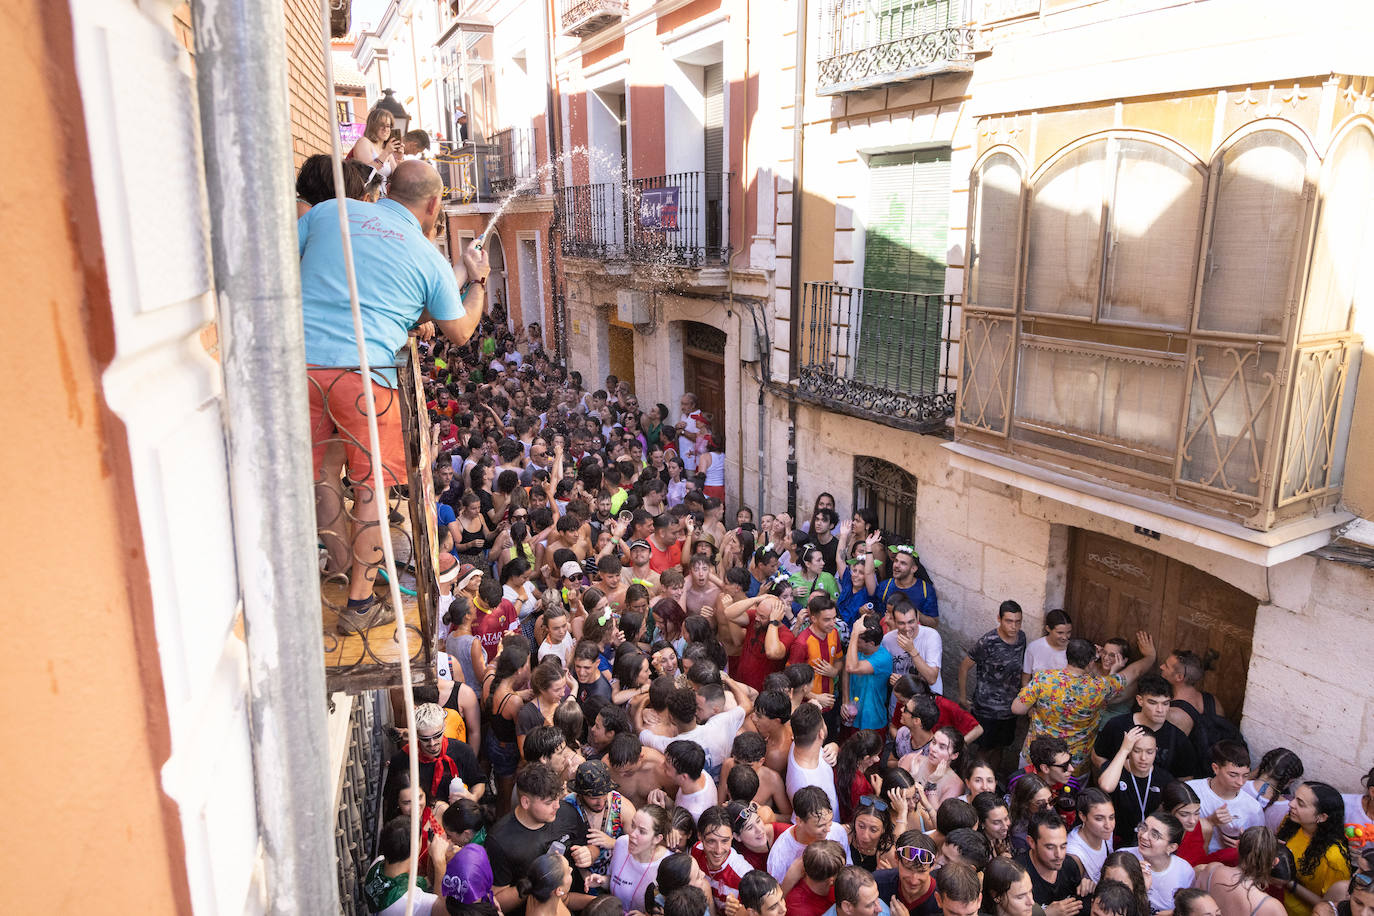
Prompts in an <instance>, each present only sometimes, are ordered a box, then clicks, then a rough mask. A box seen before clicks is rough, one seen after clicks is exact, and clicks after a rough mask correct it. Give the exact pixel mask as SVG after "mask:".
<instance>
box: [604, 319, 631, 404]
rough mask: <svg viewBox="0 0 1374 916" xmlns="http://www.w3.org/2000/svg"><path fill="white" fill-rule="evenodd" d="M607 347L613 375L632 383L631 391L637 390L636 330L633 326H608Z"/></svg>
mask: <svg viewBox="0 0 1374 916" xmlns="http://www.w3.org/2000/svg"><path fill="white" fill-rule="evenodd" d="M606 349H607V351H608V353H607V355H608V356H609V359H608V360H607V362H608V363H609V365H610V368H611V375H614V376H615V377H616V378H618V379H620V380H621V381H622V382H629V383H630V391H631V393H633V392H634V390H635V332H634V330H633V329H632V328H628V327H623V326H621V325H618V324H612V325H609V326H608V327H607V328H606Z"/></svg>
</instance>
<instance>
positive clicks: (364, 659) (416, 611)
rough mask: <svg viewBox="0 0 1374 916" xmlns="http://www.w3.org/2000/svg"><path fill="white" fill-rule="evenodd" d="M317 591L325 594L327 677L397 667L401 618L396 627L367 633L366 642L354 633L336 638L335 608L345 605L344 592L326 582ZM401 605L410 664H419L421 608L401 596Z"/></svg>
mask: <svg viewBox="0 0 1374 916" xmlns="http://www.w3.org/2000/svg"><path fill="white" fill-rule="evenodd" d="M320 590H321V591H322V592H323V593H324V595H323V597H324V602H323V604H324V665H325V668H326V669H329V673H334V672H333V670H332V669H341V670H356V669H357V668H358V667H359V666H365V665H378V664H386V665H399V664H400V661H401V647H400V646H399V645H397V643H396V640H395V636H396V626H397V624H399V623H400V622H401V615H400V614H397V615H396V618H397V619H396V622H395V623H384V624H382V625H381V626H376V627H373V628H372V629H371V630H368V632H367V639H366V640H364V639H363V637H362V636H360V635H358V634H356V633H355V634H350V635H348V636H339V635H337V634H336V633H335V630H334V626H335V624H336V623H337V621H338V613H337V612H336V611H335V610H334V606H342V605H343V604H345V603H346V602H347V599H348V594H347V588H346V586H345V585H344V584H343V583H336V582H328V583H324V584H322V585H321V586H320ZM401 602H402V606H403V609H404V616H405V620H406V622H407V623H409V624H410V628H409V630H408V631H407V634H406V635H407V637H408V638H409V640H410V657H411V661H412V662H413V663H414V664H421V663H422V659H423V657H424V651H423V649H424V646H423V637H422V636H421V635H420V606H419V603H418V602H416V600H415V599H414V598H412V597H410V596H408V595H405V594H402V595H401ZM331 605H332V606H331ZM398 676H399V673H398Z"/></svg>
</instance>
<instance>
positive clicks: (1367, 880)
mask: <svg viewBox="0 0 1374 916" xmlns="http://www.w3.org/2000/svg"><path fill="white" fill-rule="evenodd" d="M1350 880H1351V881H1354V882H1355V885H1356V886H1357V887H1362V888H1365V889H1368V888H1371V887H1374V872H1367V871H1357V872H1355V874H1353V875H1351V876H1350Z"/></svg>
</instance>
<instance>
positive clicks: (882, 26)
mask: <svg viewBox="0 0 1374 916" xmlns="http://www.w3.org/2000/svg"><path fill="white" fill-rule="evenodd" d="M820 15H821V21H820V28H821V34H820V36H819V37H820V50H819V56H820V60H819V61H818V66H817V73H816V82H817V90H816V91H817V94H819V95H835V94H838V93H842V92H853V91H856V90H861V89H869V88H872V87H875V86H882V85H886V84H889V83H897V82H902V81H905V80H911V79H918V78H920V77H924V76H931V75H933V74H936V73H943V72H947V71H951V70H967V69H969V68H971V67H972V64H973V29H971V28H966V27H965V23H964V22H963V21H962V4H961V3H960V2H958V0H895V2H884V3H881V4H875V3H874V2H873V0H825V2H824V3H823V4H822V6H821V11H820Z"/></svg>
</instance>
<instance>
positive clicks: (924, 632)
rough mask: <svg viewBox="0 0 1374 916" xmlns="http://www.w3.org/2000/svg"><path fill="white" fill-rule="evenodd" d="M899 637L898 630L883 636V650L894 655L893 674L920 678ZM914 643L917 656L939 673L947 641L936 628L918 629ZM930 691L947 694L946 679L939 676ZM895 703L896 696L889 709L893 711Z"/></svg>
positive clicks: (890, 631)
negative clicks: (899, 641) (903, 649)
mask: <svg viewBox="0 0 1374 916" xmlns="http://www.w3.org/2000/svg"><path fill="white" fill-rule="evenodd" d="M898 635H899V634H898V633H897V631H896V630H889V631H888V632H887V633H885V634H883V648H884V649H886V650H887V651H888V652H889V653H891V655H892V673H893V674H906V673H908V672H910V673H911V674H913V675H916V676H917V677H919V676H920V675H918V674H916V666H915V665H913V664H912V663H911V657H910V656H909V655H907V654H906V652H904V651H902V646H901V644H900V643H898V642H897V637H898ZM914 642H915V644H916V647H915V648H916V654H917V655H919V656H921V661H923V662H925V663H926V664H927V665H930V666H931V667H933V668H934V669H935V670H936V671H939V670H940V660H941V658H942V657H943V655H944V651H945V641H944V640H943V639H942V638H941V637H940V631H939V630H937V629H935V628H934V627H917V628H916V638H915V640H914ZM930 689H931V690H933V691H934V692H935V693H938V694H941V695H943V694H944V692H945V679H944V677H943V676H942V675H937V676H936V678H935V683H933V684H931V685H930ZM895 702H896V697H895V696H894V697H893V698H892V700H891V702H890V703H889V704H888V708H889V709H891V708H892V704H893V703H895Z"/></svg>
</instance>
